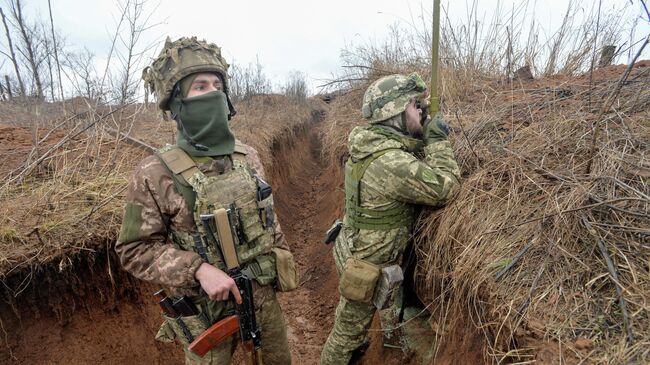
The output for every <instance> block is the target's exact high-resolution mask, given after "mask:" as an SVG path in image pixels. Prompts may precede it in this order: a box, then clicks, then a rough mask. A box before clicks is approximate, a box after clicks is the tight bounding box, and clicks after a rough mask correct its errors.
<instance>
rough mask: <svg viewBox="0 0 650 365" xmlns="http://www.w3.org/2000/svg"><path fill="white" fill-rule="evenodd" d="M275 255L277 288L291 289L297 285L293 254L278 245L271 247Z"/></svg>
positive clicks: (282, 289) (296, 270) (281, 289)
mask: <svg viewBox="0 0 650 365" xmlns="http://www.w3.org/2000/svg"><path fill="white" fill-rule="evenodd" d="M272 251H273V256H275V268H276V272H277V276H278V290H279V291H291V290H294V289H296V288H297V287H298V284H299V279H298V269H297V268H296V262H295V261H294V260H293V254H292V253H291V252H290V251H288V250H285V249H282V248H280V247H273V248H272Z"/></svg>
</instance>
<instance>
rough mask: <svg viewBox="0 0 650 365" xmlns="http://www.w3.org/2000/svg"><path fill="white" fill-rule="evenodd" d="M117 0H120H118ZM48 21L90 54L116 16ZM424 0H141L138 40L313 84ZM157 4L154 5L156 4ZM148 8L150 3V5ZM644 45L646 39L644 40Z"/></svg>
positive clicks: (85, 12)
mask: <svg viewBox="0 0 650 365" xmlns="http://www.w3.org/2000/svg"><path fill="white" fill-rule="evenodd" d="M124 1H125V0H122V2H124ZM524 1H525V0H510V1H497V0H480V1H478V3H479V5H478V6H479V7H478V14H479V17H481V14H484V16H485V17H486V21H490V20H491V18H492V13H493V11H494V9H495V8H496V7H497V4H501V6H503V7H504V8H506V9H508V10H509V9H510V8H512V7H513V6H514V5H515V4H520V3H522V2H524ZM51 2H52V7H53V13H54V14H53V15H54V22H55V26H56V28H57V29H58V30H59V31H60V32H61V33H62V34H64V35H66V37H67V44H68V46H69V47H70V48H72V49H80V48H82V47H87V48H89V49H90V50H91V51H92V52H93V53H95V55H96V57H97V58H98V59H102V58H105V56H106V54H107V53H108V49H109V47H110V39H111V33H113V32H114V29H115V25H116V23H117V20H116V18H117V17H118V16H119V9H118V6H117V0H86V1H80V0H51ZM432 2H433V1H431V0H427V1H416V0H401V1H400V0H363V1H354V0H326V1H298V0H282V1H252V0H237V1H217V0H182V1H169V0H161V1H159V0H149V2H148V3H147V6H148V9H149V11H150V12H151V11H153V17H152V20H151V22H150V23H152V24H154V23H159V25H157V26H155V27H154V28H152V29H151V30H149V31H148V32H147V33H146V34H145V36H144V39H143V43H142V44H143V45H145V44H152V43H155V44H156V45H157V46H156V47H155V52H156V53H157V52H158V50H159V49H160V46H161V45H162V43H161V42H162V41H164V38H165V37H166V36H167V35H169V36H171V37H172V38H173V39H175V38H178V37H180V36H190V35H196V36H197V37H199V38H205V39H206V40H208V41H210V42H213V43H216V44H217V45H219V46H221V47H222V51H223V54H224V55H225V56H226V58H227V60H228V61H229V62H235V63H237V64H239V65H241V66H246V65H247V64H249V63H251V62H253V63H254V62H256V58H258V59H259V62H260V63H261V64H262V66H263V68H264V72H265V73H266V75H267V76H268V77H269V78H270V79H271V81H272V82H273V84H274V85H279V84H281V83H283V81H284V80H285V78H286V76H287V75H288V74H289V73H290V72H292V71H301V72H304V73H306V74H307V75H308V77H309V80H310V82H311V84H312V87H313V86H317V85H319V84H321V83H322V82H320V81H318V80H319V79H326V78H330V77H331V75H332V73H336V72H337V71H338V70H339V67H340V63H341V62H340V52H341V49H342V48H344V47H345V45H346V44H350V43H353V44H360V43H367V42H369V41H373V40H374V41H378V42H380V41H381V40H382V39H384V37H386V35H387V33H388V28H389V27H390V26H391V25H392V24H394V23H396V22H401V23H402V24H406V23H408V22H414V23H416V24H421V22H422V16H423V14H424V17H426V18H427V19H426V20H425V21H426V22H427V23H429V22H430V21H429V19H428V18H429V17H430V14H431V7H432ZM629 2H630V1H629V0H603V8H604V9H607V8H611V7H612V6H614V5H616V4H618V6H620V5H621V4H624V3H629ZM442 3H443V6H444V7H445V8H446V9H448V12H449V17H450V19H451V21H452V22H455V23H458V24H461V23H462V22H463V20H464V19H467V16H466V14H467V11H468V10H467V9H468V5H467V4H468V3H469V4H471V3H472V1H464V0H461V1H445V0H443V1H442ZM528 3H529V4H530V5H529V8H530V9H529V13H530V16H534V17H535V18H536V19H537V21H538V22H539V23H540V24H541V25H542V26H544V27H545V28H547V29H554V28H555V27H557V26H558V25H559V23H560V21H561V18H562V16H563V15H564V12H565V11H566V3H567V1H566V0H537V1H528ZM578 3H579V4H580V6H582V7H584V9H583V10H581V13H588V12H590V11H592V7H593V6H597V4H598V1H595V0H594V1H584V0H582V1H579V2H578ZM633 3H634V4H633V5H632V6H629V7H628V8H629V9H628V11H627V13H626V14H623V15H622V16H621V21H629V20H630V19H631V18H633V17H634V16H637V17H638V16H640V15H641V10H640V9H641V8H640V5H639V1H638V0H633ZM157 4H158V6H157V7H156V5H157ZM25 8H26V13H27V14H38V13H40V14H41V17H42V18H43V19H47V17H48V13H47V0H34V1H25ZM154 8H155V9H154ZM640 23H641V24H640V26H639V27H638V30H637V33H636V38H641V37H642V36H643V34H648V33H650V26H649V25H648V21H647V19H646V21H645V22H643V21H641V22H640ZM649 48H650V47H649Z"/></svg>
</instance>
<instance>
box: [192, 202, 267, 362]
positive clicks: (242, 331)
mask: <svg viewBox="0 0 650 365" xmlns="http://www.w3.org/2000/svg"><path fill="white" fill-rule="evenodd" d="M201 224H202V225H203V228H204V229H205V231H206V235H207V236H208V240H210V241H211V243H212V244H213V245H214V248H215V250H216V251H217V252H219V254H220V255H221V258H222V260H223V262H224V263H225V264H226V268H227V273H228V275H230V277H231V278H232V279H233V280H234V281H235V284H237V288H238V289H239V293H240V294H241V297H242V303H241V304H237V303H235V316H230V317H226V318H225V319H223V320H221V321H219V322H217V323H216V324H214V325H213V326H212V327H210V328H208V329H207V330H206V331H205V332H204V333H203V334H202V335H201V336H200V337H199V338H197V339H196V340H195V341H194V342H193V343H192V344H190V350H192V351H194V352H196V353H197V354H199V355H201V353H200V352H203V354H205V353H206V352H207V351H209V350H210V349H211V348H213V347H214V346H216V345H218V344H219V343H220V342H221V341H223V340H224V339H225V338H227V337H228V336H229V335H230V334H232V333H234V332H235V331H233V328H234V327H233V325H232V324H233V323H234V318H237V319H238V322H239V323H238V324H239V326H238V327H239V335H240V337H241V340H242V343H243V344H244V347H245V348H246V352H247V353H248V354H250V357H247V358H246V363H247V364H255V365H262V336H261V332H260V328H259V326H258V325H257V321H256V320H255V305H254V303H253V285H252V282H251V279H250V278H249V277H248V276H246V274H245V273H243V272H242V270H241V267H240V266H239V260H238V259H237V251H236V249H235V244H236V243H239V244H242V243H243V242H242V241H241V240H242V233H241V227H240V218H239V214H238V211H237V208H236V207H235V206H234V204H231V205H230V209H227V210H226V209H223V208H221V209H217V210H215V211H214V213H213V214H201ZM213 225H215V226H216V230H215V229H214V228H213ZM215 231H216V232H215ZM228 333H230V334H228Z"/></svg>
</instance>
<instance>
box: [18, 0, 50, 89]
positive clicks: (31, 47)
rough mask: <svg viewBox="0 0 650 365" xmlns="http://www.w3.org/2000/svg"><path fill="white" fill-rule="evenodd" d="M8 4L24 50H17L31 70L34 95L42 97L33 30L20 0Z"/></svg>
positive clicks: (41, 84)
mask: <svg viewBox="0 0 650 365" xmlns="http://www.w3.org/2000/svg"><path fill="white" fill-rule="evenodd" d="M10 4H11V11H12V16H13V19H14V21H15V22H16V23H17V27H18V29H19V30H20V34H21V36H22V43H23V47H24V50H21V49H20V47H19V48H18V50H19V51H20V53H21V54H22V55H23V56H24V57H25V59H26V60H27V64H28V66H29V68H30V70H31V71H32V77H33V81H34V84H35V87H36V90H35V91H36V97H37V98H38V99H43V97H44V94H43V83H42V82H41V76H40V73H39V70H38V65H39V63H40V61H39V60H38V59H37V49H36V48H37V44H36V43H35V42H34V35H35V34H34V33H35V32H33V31H32V29H30V28H29V26H28V25H27V22H26V20H25V18H24V17H23V8H22V4H21V3H20V0H12V1H11V2H10Z"/></svg>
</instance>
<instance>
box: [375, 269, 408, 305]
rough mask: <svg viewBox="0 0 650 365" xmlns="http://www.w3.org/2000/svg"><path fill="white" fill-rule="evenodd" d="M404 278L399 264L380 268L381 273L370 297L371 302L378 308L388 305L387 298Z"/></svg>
mask: <svg viewBox="0 0 650 365" xmlns="http://www.w3.org/2000/svg"><path fill="white" fill-rule="evenodd" d="M403 280H404V272H403V271H402V268H401V267H400V266H399V265H390V266H388V267H385V268H383V269H381V275H380V276H379V280H378V282H377V288H376V289H375V296H374V297H373V299H372V302H373V304H374V305H375V307H377V309H378V310H382V309H384V308H386V307H387V306H388V303H389V302H390V301H389V299H390V297H391V296H392V295H393V292H395V290H397V289H398V288H399V285H400V284H401V283H402V281H403Z"/></svg>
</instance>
